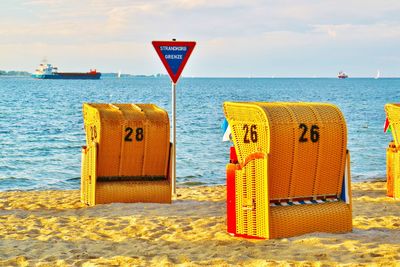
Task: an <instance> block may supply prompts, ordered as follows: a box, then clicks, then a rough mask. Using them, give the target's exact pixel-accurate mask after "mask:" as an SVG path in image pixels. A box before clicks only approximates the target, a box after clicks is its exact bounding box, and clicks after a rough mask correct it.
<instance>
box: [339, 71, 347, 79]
mask: <svg viewBox="0 0 400 267" xmlns="http://www.w3.org/2000/svg"><path fill="white" fill-rule="evenodd" d="M337 77H338V78H339V79H346V78H348V77H349V76H348V75H347V74H346V73H345V72H344V71H339V73H338V75H337Z"/></svg>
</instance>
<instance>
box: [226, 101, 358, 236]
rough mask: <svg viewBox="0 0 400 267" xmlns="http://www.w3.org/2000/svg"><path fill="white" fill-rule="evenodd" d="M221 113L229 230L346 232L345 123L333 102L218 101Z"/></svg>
mask: <svg viewBox="0 0 400 267" xmlns="http://www.w3.org/2000/svg"><path fill="white" fill-rule="evenodd" d="M224 113H225V116H226V119H227V120H228V122H229V125H230V128H231V131H232V139H233V143H234V149H235V151H236V155H234V153H231V163H229V164H228V165H227V170H226V171H227V227H228V232H229V233H231V234H233V235H235V236H242V237H248V238H264V239H272V238H282V237H291V236H297V235H302V234H305V233H310V232H332V233H336V232H348V231H351V230H352V208H351V192H350V156H349V152H348V151H347V128H346V123H345V119H344V117H343V115H342V113H341V112H340V110H339V109H338V108H337V107H336V106H334V105H330V104H322V103H283V102H280V103H279V102H277V103H267V102H266V103H260V102H247V103H237V102H225V103H224ZM236 158H237V159H236ZM236 161H237V162H236Z"/></svg>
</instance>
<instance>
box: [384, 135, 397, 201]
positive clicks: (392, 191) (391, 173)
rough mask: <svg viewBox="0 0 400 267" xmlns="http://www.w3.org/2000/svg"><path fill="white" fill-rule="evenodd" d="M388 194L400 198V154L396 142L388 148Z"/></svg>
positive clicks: (391, 143)
mask: <svg viewBox="0 0 400 267" xmlns="http://www.w3.org/2000/svg"><path fill="white" fill-rule="evenodd" d="M386 179H387V180H386V181H387V183H386V184H387V196H388V197H393V198H400V154H399V151H398V149H397V148H396V146H395V144H394V142H390V143H389V147H388V148H387V149H386Z"/></svg>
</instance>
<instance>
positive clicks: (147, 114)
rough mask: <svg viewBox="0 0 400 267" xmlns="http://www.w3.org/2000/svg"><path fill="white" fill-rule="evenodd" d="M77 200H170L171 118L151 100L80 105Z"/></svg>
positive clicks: (162, 201) (102, 201)
mask: <svg viewBox="0 0 400 267" xmlns="http://www.w3.org/2000/svg"><path fill="white" fill-rule="evenodd" d="M83 117H84V125H85V132H86V146H85V147H83V148H82V177H81V200H82V202H84V203H86V204H88V205H95V204H100V203H111V202H155V203H171V183H170V174H169V162H170V159H169V157H170V142H169V119H168V114H167V112H166V111H165V110H163V109H161V108H159V107H157V106H156V105H153V104H96V103H93V104H89V103H85V104H83Z"/></svg>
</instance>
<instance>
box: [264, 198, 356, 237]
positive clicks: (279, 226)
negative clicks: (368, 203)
mask: <svg viewBox="0 0 400 267" xmlns="http://www.w3.org/2000/svg"><path fill="white" fill-rule="evenodd" d="M351 230H352V215H351V208H350V205H348V204H346V203H345V202H342V201H338V202H330V203H322V204H315V205H293V206H286V207H285V206H279V207H270V238H282V237H291V236H297V235H302V234H306V233H312V232H327V233H338V232H350V231H351Z"/></svg>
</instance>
